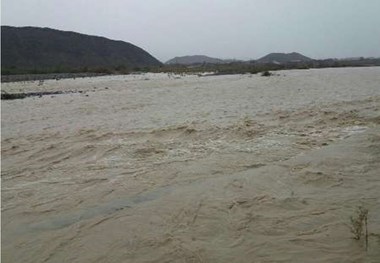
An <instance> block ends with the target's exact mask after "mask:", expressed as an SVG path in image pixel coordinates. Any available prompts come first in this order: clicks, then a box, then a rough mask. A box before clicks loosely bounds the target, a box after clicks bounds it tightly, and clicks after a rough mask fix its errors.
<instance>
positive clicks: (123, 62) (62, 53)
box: [1, 26, 162, 69]
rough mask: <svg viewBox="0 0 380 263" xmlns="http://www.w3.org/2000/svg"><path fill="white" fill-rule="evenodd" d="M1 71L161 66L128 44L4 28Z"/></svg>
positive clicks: (45, 30) (47, 30)
mask: <svg viewBox="0 0 380 263" xmlns="http://www.w3.org/2000/svg"><path fill="white" fill-rule="evenodd" d="M1 62H2V69H4V68H17V69H36V68H38V69H49V68H56V67H61V68H83V67H89V68H96V67H105V68H111V67H128V68H132V67H148V66H160V65H162V63H161V62H160V61H158V60H157V59H156V58H154V57H153V56H152V55H150V54H149V53H147V52H146V51H144V50H143V49H141V48H139V47H137V46H135V45H133V44H131V43H127V42H123V41H116V40H110V39H107V38H104V37H98V36H90V35H85V34H79V33H75V32H68V31H60V30H55V29H50V28H39V27H11V26H1Z"/></svg>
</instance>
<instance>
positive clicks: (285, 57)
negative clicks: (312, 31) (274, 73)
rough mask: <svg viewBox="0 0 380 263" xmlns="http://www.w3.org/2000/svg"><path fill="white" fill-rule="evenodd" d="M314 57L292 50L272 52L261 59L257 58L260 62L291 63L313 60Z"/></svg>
mask: <svg viewBox="0 0 380 263" xmlns="http://www.w3.org/2000/svg"><path fill="white" fill-rule="evenodd" d="M311 60H313V59H311V58H309V57H306V56H304V55H302V54H300V53H297V52H292V53H270V54H268V55H266V56H264V57H262V58H260V59H258V60H257V62H259V63H277V64H283V63H291V62H306V61H311Z"/></svg>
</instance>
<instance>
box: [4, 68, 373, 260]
mask: <svg viewBox="0 0 380 263" xmlns="http://www.w3.org/2000/svg"><path fill="white" fill-rule="evenodd" d="M277 74H278V75H277V76H273V77H269V78H265V77H261V76H259V75H234V76H215V77H198V76H181V77H178V76H168V75H166V74H144V75H129V76H110V77H97V78H84V79H75V80H60V81H55V80H51V81H45V82H44V84H43V85H40V86H39V85H38V82H34V83H32V82H27V83H6V84H3V85H2V89H3V90H6V91H8V92H32V91H41V90H43V91H57V90H81V91H85V92H84V93H76V94H64V95H56V96H44V97H42V98H26V99H23V100H13V101H2V105H1V109H2V260H3V262H247V261H249V262H377V261H378V260H380V253H379V251H380V249H379V248H380V243H379V240H380V212H379V211H380V210H379V209H380V202H379V197H380V194H379V191H380V178H379V176H378V175H379V174H380V173H379V172H380V150H379V149H380V128H379V124H380V68H345V69H321V70H300V71H297V70H293V71H280V72H277ZM360 205H362V206H365V207H367V208H368V209H369V218H368V223H369V225H368V227H369V233H370V235H369V248H368V251H366V249H365V243H364V241H363V240H359V241H356V240H354V239H352V236H353V235H352V233H351V232H350V230H349V227H348V225H349V223H350V219H349V218H350V216H352V215H354V212H355V209H356V208H357V207H358V206H360Z"/></svg>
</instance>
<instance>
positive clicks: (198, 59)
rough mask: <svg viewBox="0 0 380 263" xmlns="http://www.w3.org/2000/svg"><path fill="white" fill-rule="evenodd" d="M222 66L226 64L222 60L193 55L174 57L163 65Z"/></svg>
mask: <svg viewBox="0 0 380 263" xmlns="http://www.w3.org/2000/svg"><path fill="white" fill-rule="evenodd" d="M203 63H207V64H223V63H228V62H226V61H224V60H223V59H219V58H210V57H208V56H203V55H195V56H183V57H175V58H173V59H170V60H168V61H167V62H166V63H165V64H167V65H171V64H180V65H192V64H203Z"/></svg>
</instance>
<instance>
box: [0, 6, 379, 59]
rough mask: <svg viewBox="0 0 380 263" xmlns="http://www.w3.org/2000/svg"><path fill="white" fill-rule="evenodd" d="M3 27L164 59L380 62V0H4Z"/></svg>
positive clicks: (2, 10)
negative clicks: (292, 56) (279, 56)
mask: <svg viewBox="0 0 380 263" xmlns="http://www.w3.org/2000/svg"><path fill="white" fill-rule="evenodd" d="M1 2H2V3H1V5H2V6H1V7H2V8H1V15H2V16H1V23H2V25H12V26H39V27H50V28H56V29H61V30H68V31H76V32H80V33H85V34H90V35H99V36H104V37H107V38H111V39H117V40H123V41H127V42H131V43H132V44H135V45H137V46H139V47H141V48H143V49H145V50H146V51H148V52H149V53H151V54H152V55H153V56H155V57H156V58H158V59H159V60H161V61H166V60H168V59H170V58H172V57H175V56H183V55H195V54H201V55H208V56H212V57H220V58H236V59H256V58H259V57H261V56H264V55H266V54H267V53H270V52H292V51H296V52H300V53H303V54H304V55H306V56H310V57H312V58H328V57H337V58H342V57H356V56H377V57H380V0H124V1H123V0H91V1H90V0H66V1H64V0H60V1H58V0H2V1H1Z"/></svg>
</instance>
